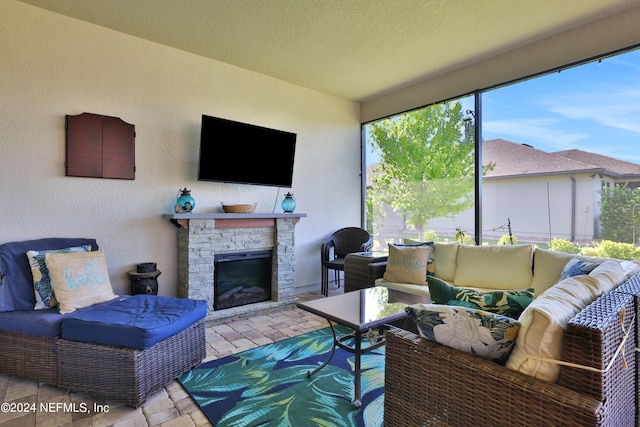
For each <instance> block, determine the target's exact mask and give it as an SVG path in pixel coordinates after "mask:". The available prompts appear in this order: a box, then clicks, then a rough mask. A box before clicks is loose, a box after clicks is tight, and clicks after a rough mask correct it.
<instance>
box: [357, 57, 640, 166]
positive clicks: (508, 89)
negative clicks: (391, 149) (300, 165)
mask: <svg viewBox="0 0 640 427" xmlns="http://www.w3.org/2000/svg"><path fill="white" fill-rule="evenodd" d="M461 102H462V103H463V108H464V109H473V97H472V96H471V97H467V98H464V99H461ZM482 117H483V120H482V126H483V127H482V136H483V139H484V140H489V139H496V138H502V139H506V140H508V141H512V142H516V143H520V144H529V145H531V146H533V147H534V148H537V149H539V150H543V151H546V152H549V153H553V152H554V151H562V150H570V149H579V150H583V151H589V152H593V153H598V154H602V155H605V156H609V157H613V158H615V159H619V160H625V161H628V162H632V163H638V164H640V49H639V50H635V51H630V52H626V53H623V54H619V55H616V56H613V57H609V58H603V59H602V60H601V61H595V62H590V63H587V64H583V65H580V66H576V67H573V68H567V69H564V70H562V71H561V72H554V73H551V74H547V75H543V76H541V77H536V78H532V79H529V80H527V81H523V82H518V83H515V84H511V85H509V86H505V87H502V88H498V89H494V90H491V91H486V92H483V94H482ZM367 145H368V144H367ZM367 148H369V147H367ZM367 151H369V150H367ZM378 160H379V158H378V156H377V155H375V154H374V153H370V152H368V153H367V163H368V164H371V163H375V162H377V161H378Z"/></svg>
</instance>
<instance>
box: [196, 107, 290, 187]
mask: <svg viewBox="0 0 640 427" xmlns="http://www.w3.org/2000/svg"><path fill="white" fill-rule="evenodd" d="M295 150H296V134H295V133H291V132H285V131H281V130H276V129H269V128H266V127H262V126H256V125H251V124H247V123H240V122H235V121H232V120H227V119H221V118H218V117H211V116H206V115H203V116H202V129H201V133H200V159H199V162H198V163H199V164H198V180H199V181H219V182H233V183H240V184H256V185H270V186H274V187H291V181H292V179H293V160H294V156H295Z"/></svg>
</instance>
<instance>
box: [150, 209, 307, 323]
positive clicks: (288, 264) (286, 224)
mask: <svg viewBox="0 0 640 427" xmlns="http://www.w3.org/2000/svg"><path fill="white" fill-rule="evenodd" d="M163 216H164V217H165V218H168V219H169V220H170V221H171V222H172V223H173V224H175V225H176V226H177V227H178V297H181V298H191V299H202V300H205V301H207V304H208V314H207V317H206V320H207V321H208V322H212V323H221V322H223V321H230V320H234V319H239V318H243V317H250V316H255V315H257V314H261V313H266V312H270V311H273V310H277V309H281V308H283V307H284V306H287V305H293V304H295V303H296V301H297V297H296V293H295V261H296V259H295V224H296V223H297V222H298V221H299V220H300V218H302V217H306V216H307V215H306V214H296V213H292V214H225V213H214V214H193V213H189V214H168V215H163ZM253 250H272V251H273V258H272V274H271V300H270V301H265V302H259V303H255V304H249V305H244V306H239V307H233V308H228V309H223V310H214V309H213V301H214V286H215V284H214V255H215V254H221V253H235V252H246V251H253Z"/></svg>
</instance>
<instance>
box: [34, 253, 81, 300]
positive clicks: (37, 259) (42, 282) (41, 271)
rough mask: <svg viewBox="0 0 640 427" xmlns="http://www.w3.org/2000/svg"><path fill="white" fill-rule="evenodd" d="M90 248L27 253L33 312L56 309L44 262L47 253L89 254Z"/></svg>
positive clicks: (47, 270)
mask: <svg viewBox="0 0 640 427" xmlns="http://www.w3.org/2000/svg"><path fill="white" fill-rule="evenodd" d="M90 251H91V246H88V245H85V246H73V247H70V248H65V249H54V250H46V251H28V252H27V259H28V260H29V265H30V266H31V277H32V278H33V291H34V294H35V297H36V304H35V306H34V307H33V309H34V310H44V309H47V308H52V307H56V306H57V304H58V302H57V301H56V298H55V296H54V295H53V287H52V286H51V278H50V277H49V269H48V268H47V264H46V263H45V261H44V256H45V254H47V253H68V252H90Z"/></svg>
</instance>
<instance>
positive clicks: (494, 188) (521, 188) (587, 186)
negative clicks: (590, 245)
mask: <svg viewBox="0 0 640 427" xmlns="http://www.w3.org/2000/svg"><path fill="white" fill-rule="evenodd" d="M573 179H574V180H575V187H574V182H573V181H572V179H571V177H570V176H569V175H557V176H548V177H537V178H535V177H534V178H532V177H526V178H525V177H523V178H512V179H487V180H485V181H484V182H483V183H482V207H483V209H482V229H483V240H487V239H488V238H491V237H500V236H502V235H504V234H508V229H507V228H506V227H503V226H505V225H506V224H507V221H508V220H509V219H510V220H511V229H512V233H513V235H515V236H516V237H517V238H518V239H520V240H521V241H530V240H534V241H547V242H548V241H550V240H551V239H553V238H560V239H568V240H575V241H591V240H593V239H594V237H596V236H595V235H594V234H595V233H597V229H596V227H595V220H594V213H597V212H599V206H598V203H599V192H598V191H599V188H600V184H599V183H600V178H599V177H598V176H597V175H596V176H593V177H592V176H591V175H589V174H576V175H574V176H573ZM572 214H573V216H572ZM456 227H462V228H463V229H464V230H467V231H468V232H469V231H470V230H473V229H474V215H473V210H468V211H465V212H463V213H461V214H460V215H457V216H456V217H455V218H453V219H451V218H436V219H433V220H431V221H429V225H428V226H427V230H434V231H436V232H437V233H439V234H443V235H449V236H453V235H454V234H455V228H456Z"/></svg>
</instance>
